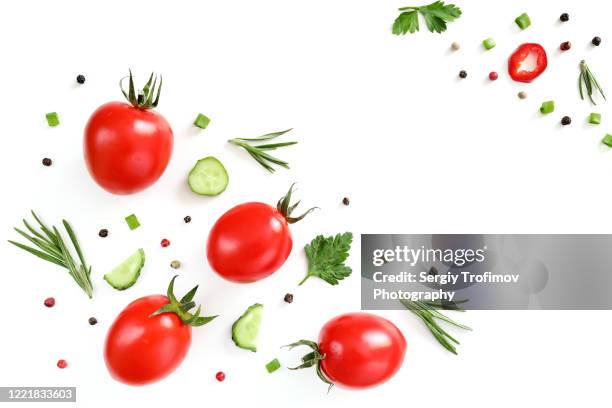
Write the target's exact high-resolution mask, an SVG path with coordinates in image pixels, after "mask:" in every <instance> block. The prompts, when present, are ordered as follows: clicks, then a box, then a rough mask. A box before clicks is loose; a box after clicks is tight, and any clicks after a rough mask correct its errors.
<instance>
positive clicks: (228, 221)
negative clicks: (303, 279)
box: [206, 186, 312, 283]
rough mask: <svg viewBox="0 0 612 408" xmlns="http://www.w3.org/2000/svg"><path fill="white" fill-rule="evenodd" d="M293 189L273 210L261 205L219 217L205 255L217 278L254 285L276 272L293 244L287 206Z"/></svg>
mask: <svg viewBox="0 0 612 408" xmlns="http://www.w3.org/2000/svg"><path fill="white" fill-rule="evenodd" d="M292 189H293V186H291V189H289V192H288V193H287V195H285V197H283V198H282V199H281V200H280V201H279V204H278V206H277V208H274V207H272V206H270V205H268V204H264V203H256V202H252V203H245V204H240V205H237V206H236V207H234V208H232V209H230V210H229V211H227V212H226V213H225V214H223V215H222V216H221V217H220V218H219V219H218V220H217V222H216V223H215V224H214V225H213V227H212V229H211V230H210V233H209V235H208V242H207V244H206V255H207V258H208V263H209V264H210V266H211V268H212V269H213V270H214V271H215V272H217V273H218V274H219V275H220V276H221V277H223V278H225V279H227V280H230V281H233V282H239V283H248V282H255V281H258V280H260V279H263V278H265V277H267V276H269V275H271V274H272V273H274V272H275V271H276V270H278V269H279V268H280V267H281V266H282V265H283V264H284V263H285V261H286V260H287V257H288V256H289V253H291V248H292V247H293V240H292V239H291V231H289V223H293V222H296V221H299V220H300V219H302V218H303V217H304V216H305V215H306V214H307V213H308V212H310V211H311V210H312V209H311V210H309V211H308V212H306V214H303V215H302V216H300V217H297V218H294V217H291V211H292V210H293V207H292V206H290V205H289V201H290V199H291V193H292Z"/></svg>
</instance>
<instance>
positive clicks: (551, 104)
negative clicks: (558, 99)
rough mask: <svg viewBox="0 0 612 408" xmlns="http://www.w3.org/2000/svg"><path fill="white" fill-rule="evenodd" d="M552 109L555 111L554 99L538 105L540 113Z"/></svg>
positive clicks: (548, 111) (549, 111)
mask: <svg viewBox="0 0 612 408" xmlns="http://www.w3.org/2000/svg"><path fill="white" fill-rule="evenodd" d="M554 111H555V101H546V102H542V106H540V112H541V113H542V114H544V115H546V114H548V113H552V112H554Z"/></svg>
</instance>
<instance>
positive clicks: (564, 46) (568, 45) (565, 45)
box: [559, 41, 572, 51]
mask: <svg viewBox="0 0 612 408" xmlns="http://www.w3.org/2000/svg"><path fill="white" fill-rule="evenodd" d="M559 48H560V49H561V51H567V50H569V49H570V48H572V43H570V42H569V41H565V42H562V43H561V45H560V46H559Z"/></svg>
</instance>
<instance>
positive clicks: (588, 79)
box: [578, 60, 606, 105]
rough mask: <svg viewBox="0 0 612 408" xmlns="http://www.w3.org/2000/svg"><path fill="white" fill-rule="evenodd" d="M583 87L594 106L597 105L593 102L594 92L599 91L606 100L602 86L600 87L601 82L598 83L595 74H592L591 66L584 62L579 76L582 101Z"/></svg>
mask: <svg viewBox="0 0 612 408" xmlns="http://www.w3.org/2000/svg"><path fill="white" fill-rule="evenodd" d="M583 87H584V89H585V90H586V93H587V96H588V97H589V99H590V101H591V103H592V104H593V105H597V104H596V103H595V101H594V100H593V92H594V90H597V91H599V93H600V94H601V96H603V98H604V100H606V95H604V91H603V89H601V86H599V82H597V79H595V75H593V72H591V70H590V68H589V66H588V65H587V64H586V62H585V61H584V60H582V61H580V76H578V91H580V99H582V100H584V92H583Z"/></svg>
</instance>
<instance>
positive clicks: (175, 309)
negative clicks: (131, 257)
mask: <svg viewBox="0 0 612 408" xmlns="http://www.w3.org/2000/svg"><path fill="white" fill-rule="evenodd" d="M175 279H176V276H175V277H174V278H172V280H171V281H170V285H169V286H168V291H167V296H163V295H151V296H146V297H143V298H140V299H137V300H135V301H133V302H132V303H130V304H129V305H128V306H127V307H126V308H125V309H123V311H122V312H121V313H120V314H119V316H117V318H116V319H115V321H114V322H113V324H112V326H111V327H110V329H109V330H108V334H107V336H106V342H105V344H104V360H105V361H106V366H107V368H108V371H109V372H110V374H111V376H112V377H113V378H115V379H116V380H117V381H120V382H122V383H125V384H130V385H144V384H149V383H152V382H155V381H158V380H161V379H162V378H164V377H166V376H167V375H168V374H170V373H172V372H173V371H174V370H175V369H176V368H177V367H178V366H179V364H181V362H182V361H183V359H184V358H185V356H186V355H187V352H188V351H189V345H190V344H191V326H202V325H204V324H206V323H208V322H210V321H212V320H213V319H214V318H215V317H216V316H209V317H203V316H200V311H201V308H200V307H198V308H197V310H196V312H195V314H192V313H190V312H189V310H191V309H192V308H194V307H195V302H193V301H192V300H193V297H194V296H195V293H196V290H197V286H196V287H195V288H193V289H191V290H190V291H189V292H188V293H187V294H186V295H185V296H183V297H182V298H181V300H180V301H178V300H177V299H176V296H175V295H174V293H173V292H174V280H175ZM161 307H164V309H162V310H160V308H161Z"/></svg>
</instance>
